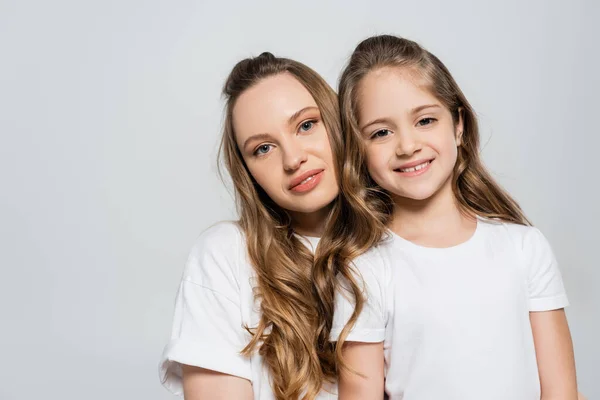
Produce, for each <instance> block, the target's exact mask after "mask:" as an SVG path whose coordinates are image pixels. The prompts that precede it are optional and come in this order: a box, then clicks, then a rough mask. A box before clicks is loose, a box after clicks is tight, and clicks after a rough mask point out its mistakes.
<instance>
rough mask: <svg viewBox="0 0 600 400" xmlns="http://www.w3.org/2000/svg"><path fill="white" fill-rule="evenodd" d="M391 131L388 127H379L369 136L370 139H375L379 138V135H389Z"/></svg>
mask: <svg viewBox="0 0 600 400" xmlns="http://www.w3.org/2000/svg"><path fill="white" fill-rule="evenodd" d="M390 133H391V132H390V130H389V129H380V130H378V131H377V132H375V133H374V134H373V136H371V138H372V139H376V138H381V137H386V136H387V135H389V134H390Z"/></svg>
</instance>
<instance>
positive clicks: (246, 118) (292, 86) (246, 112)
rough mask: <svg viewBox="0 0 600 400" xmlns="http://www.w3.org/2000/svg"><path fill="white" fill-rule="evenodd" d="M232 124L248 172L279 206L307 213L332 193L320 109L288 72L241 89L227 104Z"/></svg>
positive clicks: (330, 156)
mask: <svg viewBox="0 0 600 400" xmlns="http://www.w3.org/2000/svg"><path fill="white" fill-rule="evenodd" d="M233 128H234V131H235V139H236V142H237V145H238V148H239V149H240V153H241V154H242V157H243V158H244V161H245V162H246V165H247V166H248V169H249V170H250V173H251V174H252V176H253V177H254V179H255V180H256V182H257V183H258V184H259V185H260V186H261V187H262V189H263V190H264V191H265V192H266V193H267V195H269V197H270V198H271V199H272V200H273V201H274V202H275V203H276V204H277V205H279V206H280V207H282V208H284V209H286V210H288V211H290V212H292V214H294V213H300V214H312V213H315V212H319V211H322V210H323V209H324V208H325V207H327V206H328V205H329V204H330V203H331V202H332V201H333V200H334V199H335V197H336V196H337V195H338V190H339V189H338V182H337V178H336V174H335V169H334V163H333V154H332V150H331V145H330V143H329V136H328V133H327V131H326V130H325V125H324V124H323V121H322V119H321V113H320V111H319V108H318V106H317V103H316V102H315V100H314V99H313V97H312V96H311V95H310V93H309V92H308V90H306V88H305V87H304V86H303V85H302V84H301V83H300V82H299V81H298V80H297V79H296V78H294V76H293V75H291V74H288V73H283V74H280V75H275V76H272V77H269V78H266V79H264V80H262V81H260V82H259V83H258V84H256V85H255V86H252V87H251V88H250V89H248V90H247V91H245V92H244V93H243V94H242V95H241V96H240V97H239V98H238V100H237V102H236V104H235V107H234V109H233Z"/></svg>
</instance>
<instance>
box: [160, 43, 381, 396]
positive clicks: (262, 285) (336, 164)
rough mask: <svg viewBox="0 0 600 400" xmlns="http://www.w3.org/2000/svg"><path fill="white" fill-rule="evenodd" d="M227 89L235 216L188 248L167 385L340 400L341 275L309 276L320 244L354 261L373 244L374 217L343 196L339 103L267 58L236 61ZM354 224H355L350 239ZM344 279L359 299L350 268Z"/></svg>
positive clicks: (349, 186) (226, 152) (227, 153)
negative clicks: (336, 341) (337, 315)
mask: <svg viewBox="0 0 600 400" xmlns="http://www.w3.org/2000/svg"><path fill="white" fill-rule="evenodd" d="M223 92H224V94H225V97H226V116H225V122H224V132H223V138H222V143H221V155H222V156H223V157H224V160H225V164H226V166H227V169H228V171H229V173H230V174H231V177H232V180H233V184H234V187H235V193H236V198H237V203H238V211H239V215H240V219H239V221H237V222H236V223H233V222H231V223H229V222H222V223H219V224H217V225H215V226H213V227H211V228H209V229H208V230H206V231H205V232H204V233H203V234H202V235H201V236H200V237H199V239H198V240H197V242H196V244H195V246H194V248H193V249H192V251H191V254H190V256H189V259H188V262H187V265H186V267H185V271H184V274H183V278H182V281H181V285H180V287H179V291H178V295H177V300H176V307H175V318H174V323H173V331H172V337H171V341H170V342H169V344H168V345H167V346H166V348H165V351H164V354H163V357H162V361H161V366H160V375H161V379H162V382H163V384H164V385H165V386H166V387H167V388H168V389H169V390H171V391H172V392H174V393H177V394H182V393H183V394H184V395H185V398H186V399H187V400H202V399H210V400H214V399H241V400H243V399H254V400H265V399H278V400H283V399H285V400H288V399H298V398H301V397H302V398H303V399H307V400H312V399H335V398H337V394H336V393H335V385H334V384H333V382H334V378H335V374H336V371H335V365H334V354H333V347H332V346H331V344H330V343H329V334H330V332H329V329H330V328H331V315H332V314H333V302H334V295H333V294H334V283H335V279H334V276H335V274H334V273H333V272H332V271H331V270H329V269H327V266H328V265H331V263H328V262H325V263H322V265H323V268H321V270H319V271H317V270H315V269H313V255H312V251H313V250H314V247H316V242H317V241H318V239H316V237H317V236H321V235H323V237H322V239H321V240H320V244H319V249H321V248H323V249H324V251H326V252H335V253H336V254H343V255H344V254H345V255H348V254H350V255H352V256H356V255H359V254H361V253H363V252H365V250H366V249H368V248H369V247H371V246H372V245H373V244H374V243H375V242H376V240H377V238H375V237H373V235H372V232H374V231H375V229H373V226H374V224H376V219H375V218H372V217H371V215H370V214H369V212H368V209H367V207H366V206H364V205H363V204H362V203H361V202H360V201H356V200H355V199H354V198H353V197H352V196H342V195H340V191H339V188H338V183H340V180H341V178H340V173H341V170H342V166H343V159H342V156H341V155H342V152H343V147H342V146H343V145H342V137H341V129H340V122H339V109H338V101H337V97H336V95H335V93H334V91H333V90H332V89H331V88H330V87H329V86H328V85H327V83H326V82H325V81H324V80H323V79H322V78H321V77H320V76H319V75H318V74H317V73H315V72H314V71H312V70H311V69H309V68H308V67H306V66H305V65H303V64H300V63H298V62H295V61H292V60H288V59H284V58H276V57H274V56H273V55H272V54H270V53H263V54H262V55H260V56H259V57H257V58H253V59H245V60H242V61H240V62H239V63H238V64H237V65H236V66H235V67H234V68H233V70H232V72H231V74H230V75H229V77H228V78H227V82H226V83H225V87H224V90H223ZM341 183H342V186H343V187H344V188H345V190H349V191H351V192H356V191H358V189H357V187H356V184H357V183H356V182H354V181H348V180H347V181H343V182H341ZM347 215H351V216H352V220H351V221H352V223H353V226H354V227H357V228H358V227H360V229H359V230H357V231H356V232H354V233H352V234H351V233H348V232H346V230H347V226H346V225H345V224H344V223H343V221H344V218H342V217H343V216H347ZM336 235H343V236H344V237H346V238H347V240H345V241H339V240H336ZM337 259H339V257H338V258H337ZM338 270H339V273H340V274H341V276H346V277H347V278H348V280H349V282H350V286H351V287H352V288H353V289H352V290H353V292H354V293H360V291H359V288H358V287H357V286H356V284H355V283H354V282H353V281H352V276H351V274H350V273H349V271H348V270H347V269H346V268H345V267H344V263H343V262H340V263H339V267H338ZM338 270H336V272H338ZM316 293H319V295H320V296H321V297H320V298H321V299H323V298H326V299H327V300H326V301H324V302H318V301H317V300H316ZM357 304H358V305H359V307H360V305H361V304H362V302H361V299H360V296H359V297H358V302H357ZM321 315H328V316H329V317H328V318H327V319H326V320H327V321H328V322H327V323H321V322H320V321H321V320H320V319H319V316H321ZM324 384H325V388H324V390H321V388H322V386H323V385H324Z"/></svg>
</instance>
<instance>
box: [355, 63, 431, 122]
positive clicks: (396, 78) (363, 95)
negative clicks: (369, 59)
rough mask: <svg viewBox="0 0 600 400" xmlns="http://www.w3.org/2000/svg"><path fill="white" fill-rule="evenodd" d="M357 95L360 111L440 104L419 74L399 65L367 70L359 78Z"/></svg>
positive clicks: (360, 112) (362, 112) (376, 112)
mask: <svg viewBox="0 0 600 400" xmlns="http://www.w3.org/2000/svg"><path fill="white" fill-rule="evenodd" d="M357 97H358V99H357V100H358V102H357V105H358V111H359V114H361V115H363V114H369V115H371V114H379V113H389V112H391V111H394V112H398V111H401V110H410V109H414V108H416V107H420V106H423V105H425V104H436V105H442V104H441V103H440V101H439V100H438V99H437V97H436V96H435V95H434V94H433V92H432V90H431V86H430V85H429V82H428V80H426V79H425V78H424V77H423V75H422V74H419V73H415V72H414V71H412V70H411V69H409V68H399V67H386V68H380V69H378V70H374V71H371V72H370V73H368V74H367V75H366V76H365V77H364V78H363V79H362V80H361V82H360V85H359V90H358V91H357Z"/></svg>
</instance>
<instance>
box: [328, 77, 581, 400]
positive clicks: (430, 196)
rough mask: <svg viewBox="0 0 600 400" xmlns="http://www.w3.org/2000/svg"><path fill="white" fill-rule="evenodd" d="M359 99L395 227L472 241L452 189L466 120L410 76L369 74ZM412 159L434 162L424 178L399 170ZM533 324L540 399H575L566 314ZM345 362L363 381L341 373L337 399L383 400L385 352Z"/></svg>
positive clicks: (435, 238)
mask: <svg viewBox="0 0 600 400" xmlns="http://www.w3.org/2000/svg"><path fill="white" fill-rule="evenodd" d="M358 93H359V96H360V98H361V103H360V109H359V115H358V117H359V118H358V119H359V127H360V129H361V135H362V139H363V140H364V143H365V145H366V153H367V166H368V169H369V173H370V174H371V176H372V177H373V179H374V180H375V181H376V182H377V183H378V184H379V185H380V186H382V187H383V188H384V189H387V190H388V191H389V192H391V193H392V194H393V199H394V203H395V210H394V215H393V222H392V223H391V225H390V229H391V230H392V231H394V232H395V233H396V234H398V235H399V236H401V237H403V238H405V239H407V240H410V241H412V242H414V243H416V244H418V245H421V246H425V247H437V248H443V247H451V246H455V245H458V244H460V243H463V242H465V241H466V240H468V239H469V238H470V237H471V236H472V235H473V234H474V232H475V228H476V225H477V223H476V220H474V219H472V218H470V217H467V216H465V215H463V214H462V213H461V212H460V210H459V208H458V206H457V203H456V200H455V198H454V195H453V193H452V187H451V182H452V175H453V168H454V165H455V163H456V159H457V147H458V146H460V143H461V136H462V131H463V123H462V119H461V118H459V119H458V120H457V121H456V120H454V119H453V118H452V115H451V114H450V111H449V110H448V109H447V108H446V107H444V106H443V105H442V104H441V103H440V101H439V100H437V99H436V98H435V97H434V96H433V95H432V94H431V93H430V92H429V91H428V90H427V89H426V87H425V85H424V84H423V82H421V81H420V79H419V77H418V76H417V75H416V74H414V73H411V71H409V70H403V69H400V68H383V69H379V70H375V71H372V72H370V73H369V74H368V75H367V76H366V77H365V78H364V79H363V80H362V82H361V84H360V86H359V92H358ZM413 161H416V162H420V161H432V162H431V164H430V165H429V167H428V169H427V170H424V171H425V172H424V173H422V174H421V175H419V176H407V175H406V174H402V173H399V172H398V168H400V167H401V166H403V165H405V164H407V163H411V162H413ZM530 320H531V327H532V332H533V337H534V341H535V349H536V357H537V363H538V368H539V374H540V382H541V393H542V399H543V400H550V399H577V398H578V394H577V384H576V377H575V362H574V357H573V346H572V342H571V336H570V333H569V327H568V324H567V320H566V317H565V313H564V310H562V309H561V310H555V311H545V312H531V313H530ZM344 357H346V360H347V362H348V365H349V366H350V367H351V368H352V369H355V370H356V371H358V372H360V373H362V374H364V375H366V378H364V377H361V376H359V375H356V374H352V373H345V374H342V376H341V378H340V389H339V390H340V399H341V400H348V399H358V398H360V399H370V398H373V399H375V398H379V399H381V397H382V394H383V379H384V374H383V369H382V367H381V366H382V364H383V357H384V356H383V346H375V345H374V344H372V343H348V344H347V345H346V346H345V347H344ZM353 393H361V395H360V396H356V395H355V394H353ZM579 398H580V399H581V398H583V397H579Z"/></svg>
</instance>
